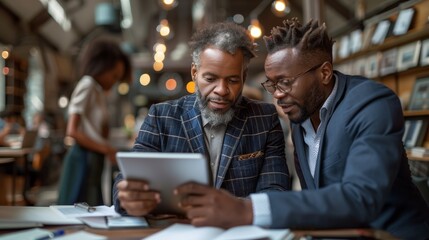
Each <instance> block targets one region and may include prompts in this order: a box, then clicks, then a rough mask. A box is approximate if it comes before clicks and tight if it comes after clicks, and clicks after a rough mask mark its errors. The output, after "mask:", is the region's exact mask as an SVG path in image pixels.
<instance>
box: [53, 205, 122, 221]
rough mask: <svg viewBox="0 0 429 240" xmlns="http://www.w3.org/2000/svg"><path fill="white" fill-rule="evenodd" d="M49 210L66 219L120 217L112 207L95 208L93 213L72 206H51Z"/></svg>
mask: <svg viewBox="0 0 429 240" xmlns="http://www.w3.org/2000/svg"><path fill="white" fill-rule="evenodd" d="M50 208H52V209H54V211H56V212H57V213H60V214H61V215H63V216H64V217H66V218H70V217H71V218H76V217H100V216H101V217H104V216H120V215H119V214H118V213H117V212H115V208H114V207H113V206H112V207H108V206H96V207H95V211H94V212H88V211H87V210H85V209H82V208H77V207H75V206H73V205H52V206H50Z"/></svg>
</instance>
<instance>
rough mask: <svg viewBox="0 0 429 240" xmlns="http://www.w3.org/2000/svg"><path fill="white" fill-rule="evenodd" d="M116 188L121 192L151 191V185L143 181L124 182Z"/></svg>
mask: <svg viewBox="0 0 429 240" xmlns="http://www.w3.org/2000/svg"><path fill="white" fill-rule="evenodd" d="M116 187H117V188H118V190H119V191H126V190H141V191H148V190H149V184H148V183H147V182H146V181H143V180H122V181H120V182H119V183H118V184H117V185H116Z"/></svg>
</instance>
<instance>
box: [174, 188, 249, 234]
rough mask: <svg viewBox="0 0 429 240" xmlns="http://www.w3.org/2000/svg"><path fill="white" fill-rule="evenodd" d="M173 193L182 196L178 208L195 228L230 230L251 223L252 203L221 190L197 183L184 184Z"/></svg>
mask: <svg viewBox="0 0 429 240" xmlns="http://www.w3.org/2000/svg"><path fill="white" fill-rule="evenodd" d="M174 193H175V194H176V195H182V196H183V198H182V199H181V201H180V204H179V206H180V207H182V208H183V209H184V210H185V211H186V216H187V217H188V218H189V219H190V220H191V224H192V225H195V226H216V227H221V228H230V227H234V226H239V225H249V224H252V221H253V209H252V202H251V201H250V200H249V199H241V198H236V197H234V196H232V195H231V194H230V193H228V192H227V191H225V190H223V189H220V190H218V189H215V188H212V187H209V186H205V185H201V184H198V183H186V184H183V185H181V186H179V187H178V188H177V189H176V190H175V191H174Z"/></svg>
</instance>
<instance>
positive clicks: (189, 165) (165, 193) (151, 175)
mask: <svg viewBox="0 0 429 240" xmlns="http://www.w3.org/2000/svg"><path fill="white" fill-rule="evenodd" d="M116 159H117V161H118V165H119V169H120V170H121V173H122V175H123V176H124V178H125V179H142V180H146V181H148V182H149V186H150V188H151V189H154V190H157V191H159V192H160V194H161V203H160V204H159V205H158V207H157V208H156V209H155V210H154V211H153V213H156V214H183V213H184V212H183V210H182V209H181V208H179V207H178V202H179V197H178V196H175V195H174V194H173V190H174V189H175V188H176V187H177V186H179V185H180V184H183V183H186V182H190V181H194V182H198V183H202V184H207V185H209V184H211V175H210V172H209V165H208V162H207V160H206V158H205V157H204V155H202V154H200V153H163V152H118V153H117V154H116Z"/></svg>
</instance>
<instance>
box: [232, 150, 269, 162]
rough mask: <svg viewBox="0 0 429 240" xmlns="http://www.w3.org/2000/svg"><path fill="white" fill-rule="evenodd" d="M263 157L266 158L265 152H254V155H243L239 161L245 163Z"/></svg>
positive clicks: (239, 157)
mask: <svg viewBox="0 0 429 240" xmlns="http://www.w3.org/2000/svg"><path fill="white" fill-rule="evenodd" d="M262 156H264V152H262V151H256V152H252V153H246V154H242V155H240V156H238V160H239V161H245V160H248V159H252V158H258V157H262Z"/></svg>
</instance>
